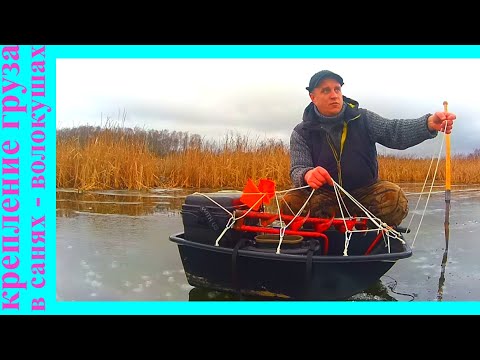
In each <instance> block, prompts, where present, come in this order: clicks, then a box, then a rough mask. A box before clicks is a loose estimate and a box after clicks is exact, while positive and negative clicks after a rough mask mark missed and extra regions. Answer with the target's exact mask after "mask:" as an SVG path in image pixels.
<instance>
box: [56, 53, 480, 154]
mask: <svg viewBox="0 0 480 360" xmlns="http://www.w3.org/2000/svg"><path fill="white" fill-rule="evenodd" d="M322 69H329V70H331V71H334V72H336V73H338V74H339V75H341V76H342V77H343V80H344V82H345V84H344V86H343V89H342V91H343V94H344V95H345V96H347V97H350V98H352V99H355V100H357V101H358V102H359V103H360V107H362V108H367V109H369V110H372V111H374V112H376V113H378V114H379V115H381V116H384V117H388V118H400V119H405V118H416V117H419V116H421V115H424V114H426V113H428V112H432V113H433V112H435V111H441V110H442V109H443V105H442V104H443V101H444V100H447V101H448V102H449V110H450V111H451V112H454V113H455V114H456V115H457V121H456V123H455V125H454V129H453V133H452V136H451V149H452V150H451V151H452V154H455V153H471V152H473V150H474V149H480V139H479V135H480V116H479V114H478V111H477V107H478V104H479V100H480V96H479V91H478V90H477V89H478V84H480V70H479V69H480V59H86V60H85V59H78V60H77V59H59V60H57V74H56V76H57V86H56V90H57V103H56V104H57V128H66V127H77V126H80V125H87V124H88V125H102V119H103V124H104V123H105V119H106V118H107V117H109V118H110V119H111V120H112V121H113V122H114V123H117V124H124V125H125V126H126V127H135V126H138V127H142V128H144V129H146V130H148V129H157V130H162V129H167V130H169V131H174V130H176V131H188V132H189V133H192V134H199V135H201V136H205V137H206V138H209V139H213V140H221V139H222V138H223V137H224V136H225V135H226V134H227V133H228V132H229V131H234V132H236V133H240V134H246V135H248V136H249V138H252V139H253V138H259V139H265V138H278V139H282V140H283V141H285V142H286V143H288V141H289V138H290V134H291V131H292V129H293V128H294V126H295V125H296V124H297V123H299V122H300V121H301V120H302V114H303V110H304V108H305V107H306V106H307V105H308V104H309V103H310V98H309V96H308V91H307V90H305V87H306V86H308V82H309V80H310V77H311V76H312V75H313V74H314V73H316V72H317V71H319V70H322ZM124 112H125V113H126V120H125V122H123V115H122V114H123V113H124ZM119 114H120V115H119ZM441 135H442V136H443V134H441ZM441 139H442V137H441V136H438V137H437V138H436V139H434V140H427V141H426V142H424V143H422V144H420V145H417V146H414V147H412V148H410V149H407V150H403V151H399V150H393V151H392V150H388V149H386V148H384V147H383V146H380V145H377V147H378V150H379V153H380V154H383V153H395V154H398V155H403V154H405V155H410V154H421V155H423V156H431V155H433V154H435V155H436V153H437V152H438V149H439V147H440V141H441Z"/></svg>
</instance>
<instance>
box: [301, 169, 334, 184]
mask: <svg viewBox="0 0 480 360" xmlns="http://www.w3.org/2000/svg"><path fill="white" fill-rule="evenodd" d="M305 181H306V182H307V184H308V185H310V186H311V187H312V188H313V189H318V188H319V187H321V186H323V185H325V184H326V183H328V184H329V185H331V186H333V180H332V177H331V176H330V174H329V173H328V171H327V170H325V169H324V168H323V167H321V166H317V167H316V168H315V169H312V170H308V171H307V173H306V174H305Z"/></svg>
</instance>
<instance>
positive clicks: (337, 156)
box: [327, 115, 360, 187]
mask: <svg viewBox="0 0 480 360" xmlns="http://www.w3.org/2000/svg"><path fill="white" fill-rule="evenodd" d="M359 117H360V115H357V116H355V117H354V118H353V119H350V121H352V120H355V119H357V118H359ZM347 132H348V125H347V122H346V121H345V122H344V123H343V130H342V138H341V140H340V154H338V153H337V150H336V149H335V146H334V145H333V143H332V139H331V138H330V135H328V134H327V141H328V145H329V146H330V149H332V152H333V157H334V158H335V160H336V162H337V172H338V183H339V184H340V186H341V187H343V180H342V165H341V159H342V153H343V146H344V145H345V141H346V140H347Z"/></svg>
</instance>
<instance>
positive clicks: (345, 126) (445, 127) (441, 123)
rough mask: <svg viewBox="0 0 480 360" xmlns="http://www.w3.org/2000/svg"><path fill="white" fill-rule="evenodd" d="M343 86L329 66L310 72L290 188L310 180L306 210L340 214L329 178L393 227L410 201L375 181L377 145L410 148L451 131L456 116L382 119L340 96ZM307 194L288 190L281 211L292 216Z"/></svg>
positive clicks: (394, 188)
mask: <svg viewBox="0 0 480 360" xmlns="http://www.w3.org/2000/svg"><path fill="white" fill-rule="evenodd" d="M342 86H343V79H342V77H341V76H340V75H338V74H335V73H333V72H331V71H329V70H322V71H319V72H317V73H316V74H314V75H313V76H312V78H311V79H310V83H309V86H308V87H307V88H306V89H307V90H308V92H309V94H310V99H311V103H310V104H309V105H308V106H307V107H306V108H305V110H304V113H303V121H302V122H301V123H299V124H298V125H297V126H296V127H295V128H294V130H293V132H292V134H291V137H290V160H291V168H290V176H291V178H292V182H293V184H294V187H302V186H305V185H307V184H308V185H309V186H310V187H311V188H313V189H316V190H315V193H314V195H313V196H312V197H311V199H310V201H309V203H308V204H307V206H306V208H305V211H304V214H305V213H306V212H307V211H310V215H311V216H315V217H329V216H331V215H332V214H335V216H341V215H340V209H339V207H338V201H337V198H336V196H335V193H334V189H333V187H332V186H333V181H332V178H333V180H335V181H336V182H337V183H338V184H339V185H340V186H341V187H343V188H344V189H345V190H346V191H347V192H349V193H350V194H351V195H352V196H353V197H354V198H355V199H356V200H358V201H359V202H360V203H361V204H362V205H363V206H365V207H366V208H367V209H369V210H370V211H371V212H372V213H373V214H374V215H375V216H377V217H379V218H380V219H381V220H382V221H383V222H385V223H387V224H388V225H391V226H397V225H399V224H400V223H401V222H402V220H403V219H404V218H405V217H406V216H407V213H408V201H407V198H406V197H405V194H404V192H403V191H402V189H400V187H399V186H398V185H396V184H393V183H391V182H388V181H383V180H379V179H378V162H377V151H376V146H375V144H376V143H379V144H382V145H384V146H386V147H389V148H392V149H406V148H409V147H411V146H414V145H417V144H419V143H421V142H423V141H424V140H427V139H432V138H434V137H436V136H437V134H438V131H445V132H446V133H447V134H449V133H450V132H451V131H452V125H453V121H454V120H455V119H456V116H455V114H453V113H448V112H443V111H437V112H435V113H434V114H426V115H423V116H421V117H419V118H417V119H392V120H390V119H386V118H383V117H381V116H379V115H377V114H376V113H374V112H372V111H369V110H366V109H362V108H359V104H358V102H357V101H355V100H352V99H349V98H348V97H346V96H343V94H342ZM310 192H311V189H308V188H305V189H298V190H293V191H291V192H289V193H287V194H286V195H285V197H284V200H285V202H286V203H287V204H288V205H287V204H285V203H283V205H282V211H283V213H285V214H292V213H294V214H296V213H297V212H298V210H299V209H300V208H301V207H302V206H303V204H304V203H305V201H306V200H307V198H308V196H309V195H310ZM345 203H346V205H347V208H349V211H350V214H351V215H357V216H364V214H363V212H361V211H360V209H358V207H356V206H352V205H353V204H352V203H351V202H350V201H348V200H347V201H346V202H345ZM352 211H353V212H352ZM345 216H346V214H345Z"/></svg>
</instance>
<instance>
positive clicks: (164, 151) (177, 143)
mask: <svg viewBox="0 0 480 360" xmlns="http://www.w3.org/2000/svg"><path fill="white" fill-rule="evenodd" d="M430 163H431V159H422V158H402V157H395V156H380V157H379V170H380V174H379V175H380V178H381V179H384V180H389V181H393V182H396V183H402V182H410V183H411V182H416V183H419V182H420V183H421V182H423V181H425V177H426V176H427V172H428V169H429V166H430ZM451 165H452V183H455V184H480V150H475V152H474V153H472V154H470V155H455V156H453V157H452V162H451ZM435 166H436V162H434V163H433V164H432V168H431V171H430V176H429V179H431V178H432V176H433V172H434V170H435ZM289 168H290V159H289V150H288V146H287V145H286V144H284V143H283V142H281V141H279V140H275V139H266V140H259V139H253V140H252V139H249V138H248V137H246V136H241V135H238V134H237V135H236V134H233V133H231V134H227V135H225V137H224V138H223V139H222V140H220V141H218V142H212V141H207V140H205V139H203V138H201V137H200V136H198V135H190V134H188V133H185V132H175V131H174V132H169V131H167V130H162V131H157V130H149V131H146V130H144V129H138V128H136V129H126V128H123V127H115V126H110V127H108V128H99V127H80V128H75V129H64V130H59V131H57V187H58V188H75V189H79V190H93V189H129V190H146V189H149V188H155V187H170V188H171V187H180V188H192V189H204V188H210V189H222V188H223V189H225V188H228V189H238V190H241V189H242V188H243V187H244V185H245V184H246V182H247V180H248V179H249V178H251V179H253V180H254V181H257V180H258V179H260V178H269V179H272V180H274V181H275V183H276V186H277V189H279V190H280V189H288V188H291V187H292V183H291V181H290V176H289ZM444 179H445V164H444V160H441V161H440V164H439V166H438V170H437V174H436V181H438V182H442V181H444Z"/></svg>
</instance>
